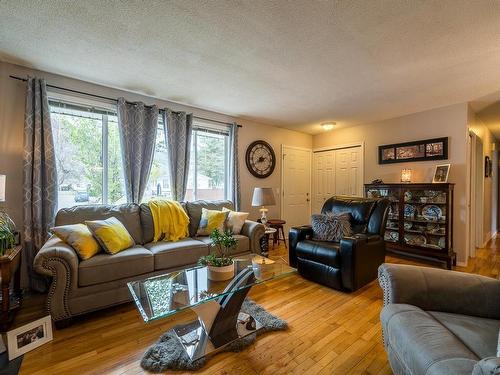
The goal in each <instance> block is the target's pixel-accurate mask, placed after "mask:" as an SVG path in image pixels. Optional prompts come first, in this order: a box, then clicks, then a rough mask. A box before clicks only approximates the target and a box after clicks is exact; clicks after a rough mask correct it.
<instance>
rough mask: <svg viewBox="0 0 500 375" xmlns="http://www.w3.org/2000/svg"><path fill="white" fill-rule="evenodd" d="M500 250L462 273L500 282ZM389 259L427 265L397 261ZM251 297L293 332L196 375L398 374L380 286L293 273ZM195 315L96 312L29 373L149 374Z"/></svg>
mask: <svg viewBox="0 0 500 375" xmlns="http://www.w3.org/2000/svg"><path fill="white" fill-rule="evenodd" d="M499 248H500V240H498V239H496V238H495V239H494V240H493V241H491V242H490V243H488V245H487V247H486V248H484V249H479V250H478V251H477V257H476V258H475V259H473V260H471V261H470V262H469V264H468V266H467V267H457V268H456V269H457V270H459V271H463V272H469V273H477V274H482V275H486V276H490V277H495V278H498V277H499V275H500V254H499V250H498V249H499ZM271 256H272V257H285V258H286V257H287V250H286V249H285V247H284V246H283V245H282V246H279V247H276V248H275V249H273V250H271ZM386 261H387V262H394V263H405V264H417V265H425V266H427V265H426V264H422V263H420V262H416V261H410V260H402V259H400V258H394V257H389V256H388V257H387V259H386ZM249 296H250V297H251V298H253V299H254V300H255V301H256V302H257V303H259V304H261V305H263V306H264V307H265V308H266V309H268V310H269V311H270V312H271V313H273V314H275V315H277V316H280V317H281V318H283V319H285V320H287V321H288V324H289V329H288V330H287V331H286V332H270V333H266V334H264V335H262V336H260V337H259V338H258V340H257V341H256V342H255V343H254V344H252V345H251V346H250V347H248V348H246V349H245V350H243V351H241V352H239V353H220V354H217V355H216V356H214V357H212V358H209V360H208V361H207V364H206V366H204V367H203V369H201V370H199V371H196V372H194V373H196V374H249V375H253V374H273V375H274V374H294V373H296V374H316V373H318V374H323V373H324V374H370V375H376V374H377V375H378V374H380V375H386V374H391V369H390V366H389V363H388V362H387V356H386V354H385V351H384V348H383V345H382V337H381V330H380V323H379V314H380V310H381V308H382V299H381V298H382V291H381V290H380V287H379V286H378V284H377V282H376V281H374V282H372V283H370V284H369V285H368V286H366V287H364V288H362V289H361V290H359V291H356V292H355V293H350V294H348V293H343V292H339V291H336V290H333V289H329V288H327V287H324V286H321V285H318V284H316V283H313V282H311V281H308V280H305V279H303V278H301V277H300V276H298V275H291V276H287V277H284V278H282V279H279V280H275V281H271V282H268V283H264V284H261V285H258V286H256V287H254V288H252V290H251V292H250V294H249ZM43 303H44V296H42V295H32V296H28V297H27V298H26V299H25V301H24V303H23V307H22V309H21V311H20V312H19V314H18V315H17V317H16V322H15V325H16V326H19V325H21V324H24V323H26V322H29V321H32V320H34V319H36V318H38V317H41V316H43V315H44V309H43ZM194 317H195V315H194V314H193V313H192V312H189V311H186V312H182V313H180V314H177V315H175V316H173V317H169V318H166V319H163V320H160V321H156V322H153V323H151V324H145V323H143V321H142V320H141V318H140V315H139V314H138V312H137V310H136V308H135V306H134V305H133V304H132V303H130V304H126V305H122V306H118V307H116V308H112V309H107V310H103V311H99V312H96V313H92V314H89V315H87V316H85V317H83V318H79V319H77V320H76V322H75V323H74V324H73V325H72V326H70V327H69V328H66V329H62V330H54V340H53V341H52V342H51V343H48V344H46V345H44V346H42V347H40V348H38V349H35V350H33V351H31V352H29V353H27V354H26V355H25V358H24V360H23V364H22V367H21V374H30V375H31V374H39V375H44V374H51V375H54V374H78V375H85V374H113V375H137V374H147V373H148V372H146V371H144V370H143V369H142V368H141V367H140V360H141V357H142V355H143V353H144V351H145V350H146V349H147V348H148V347H149V346H150V345H152V344H154V343H155V342H156V341H157V340H158V338H159V337H160V336H161V334H162V333H163V332H165V331H167V330H169V329H170V328H172V327H173V326H175V325H176V324H179V323H183V322H188V321H190V320H192V319H193V318H194ZM171 373H175V374H183V372H171ZM188 373H190V372H186V374H188ZM191 373H192V372H191Z"/></svg>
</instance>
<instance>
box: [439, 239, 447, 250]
mask: <svg viewBox="0 0 500 375" xmlns="http://www.w3.org/2000/svg"><path fill="white" fill-rule="evenodd" d="M438 246H439V247H440V248H441V249H444V248H445V247H446V238H445V237H441V238H440V239H439V241H438Z"/></svg>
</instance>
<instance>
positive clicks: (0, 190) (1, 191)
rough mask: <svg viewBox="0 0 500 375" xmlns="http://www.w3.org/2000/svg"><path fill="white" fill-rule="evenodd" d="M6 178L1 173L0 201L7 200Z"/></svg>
mask: <svg viewBox="0 0 500 375" xmlns="http://www.w3.org/2000/svg"><path fill="white" fill-rule="evenodd" d="M5 180H6V177H5V175H4V174H0V202H5Z"/></svg>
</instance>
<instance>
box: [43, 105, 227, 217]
mask: <svg viewBox="0 0 500 375" xmlns="http://www.w3.org/2000/svg"><path fill="white" fill-rule="evenodd" d="M50 104H51V119H52V127H53V133H54V146H55V154H56V163H57V175H58V180H59V181H58V186H59V202H58V203H59V208H64V207H71V206H75V205H82V204H96V203H97V204H100V203H105V204H120V203H126V195H125V189H124V177H123V165H122V156H121V147H120V137H119V131H118V119H117V117H116V114H115V113H113V112H110V111H106V110H102V111H101V110H96V109H92V108H86V107H83V106H82V107H81V108H80V107H79V106H75V105H65V104H62V103H59V102H55V101H51V103H50ZM228 143H229V135H228V134H225V133H224V132H218V131H210V130H207V129H205V128H201V127H195V129H194V130H193V135H192V143H191V156H190V157H191V158H190V165H189V177H188V188H187V193H186V197H185V199H186V200H195V199H207V200H210V199H224V198H226V194H227V180H228V157H229V156H228V154H229V149H228ZM167 151H168V150H167V144H166V141H165V130H164V127H163V123H162V121H161V118H160V121H159V123H158V131H157V136H156V145H155V155H154V159H153V165H152V167H151V173H150V175H149V181H148V185H147V187H146V190H145V193H144V197H143V202H148V201H149V200H151V199H156V198H160V199H172V196H171V189H170V175H169V168H168V163H169V157H168V152H167Z"/></svg>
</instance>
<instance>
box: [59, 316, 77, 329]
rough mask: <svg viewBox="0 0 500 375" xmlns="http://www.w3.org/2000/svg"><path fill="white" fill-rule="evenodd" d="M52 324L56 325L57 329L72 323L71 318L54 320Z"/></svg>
mask: <svg viewBox="0 0 500 375" xmlns="http://www.w3.org/2000/svg"><path fill="white" fill-rule="evenodd" d="M54 324H55V325H56V328H57V329H64V328H68V327H69V326H70V325H71V324H73V318H67V319H63V320H58V321H57V322H54Z"/></svg>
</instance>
